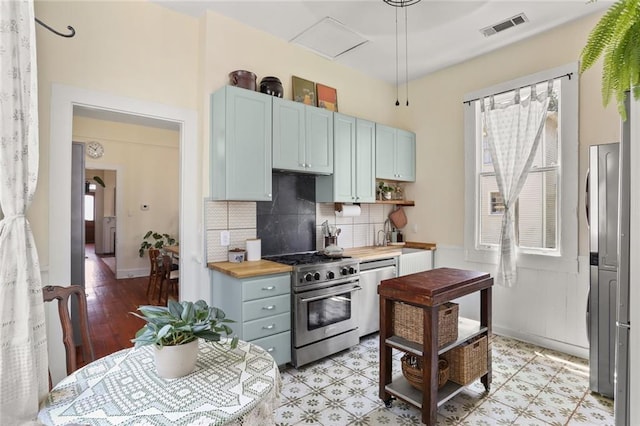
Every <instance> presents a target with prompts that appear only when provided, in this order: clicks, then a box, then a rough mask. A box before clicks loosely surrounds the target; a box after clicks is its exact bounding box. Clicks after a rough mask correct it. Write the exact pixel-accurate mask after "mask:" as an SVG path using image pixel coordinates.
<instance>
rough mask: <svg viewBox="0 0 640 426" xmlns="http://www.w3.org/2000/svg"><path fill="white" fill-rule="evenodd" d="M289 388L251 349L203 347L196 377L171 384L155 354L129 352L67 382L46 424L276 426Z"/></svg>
mask: <svg viewBox="0 0 640 426" xmlns="http://www.w3.org/2000/svg"><path fill="white" fill-rule="evenodd" d="M280 389H281V380H280V372H279V370H278V366H277V364H276V362H275V361H274V359H273V357H271V355H269V354H268V353H267V352H266V351H265V350H263V349H262V348H260V347H258V346H255V345H253V344H251V343H247V342H242V341H241V342H240V343H239V344H238V347H237V348H236V349H230V348H229V346H227V345H218V344H213V343H208V342H205V341H202V340H201V341H200V353H199V354H198V362H197V364H196V368H195V370H194V371H193V372H192V373H191V374H189V375H187V376H184V377H181V378H179V379H173V380H167V379H163V378H161V377H159V376H158V375H157V373H156V369H155V365H154V359H153V348H152V347H151V346H143V347H141V348H138V349H124V350H122V351H119V352H116V353H114V354H111V355H109V356H106V357H104V358H102V359H99V360H97V361H95V362H92V363H91V364H89V365H87V366H85V367H83V368H82V369H80V370H78V371H76V372H75V373H73V374H71V375H70V376H69V377H66V378H65V379H64V380H62V381H61V382H60V383H58V385H56V387H55V388H53V390H52V391H51V392H50V393H49V395H48V396H47V398H46V399H45V400H44V401H43V402H42V404H41V407H40V412H39V413H38V419H39V420H40V421H41V422H43V423H44V424H46V425H61V424H69V423H76V424H90V425H171V426H173V425H222V424H225V425H228V424H230V425H244V426H246V425H257V426H258V425H259V426H264V425H273V424H275V421H274V410H275V409H276V408H277V406H278V397H279V394H280Z"/></svg>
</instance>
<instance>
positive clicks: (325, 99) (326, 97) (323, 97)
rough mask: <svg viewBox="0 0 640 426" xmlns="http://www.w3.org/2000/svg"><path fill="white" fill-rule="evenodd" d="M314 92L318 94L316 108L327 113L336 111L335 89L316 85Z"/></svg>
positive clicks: (336, 94) (336, 97) (336, 98)
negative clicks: (322, 109)
mask: <svg viewBox="0 0 640 426" xmlns="http://www.w3.org/2000/svg"><path fill="white" fill-rule="evenodd" d="M316 92H317V93H318V107H320V108H324V109H328V110H329V111H335V112H337V111H338V92H337V91H336V89H334V88H333V87H329V86H325V85H324V84H320V83H316Z"/></svg>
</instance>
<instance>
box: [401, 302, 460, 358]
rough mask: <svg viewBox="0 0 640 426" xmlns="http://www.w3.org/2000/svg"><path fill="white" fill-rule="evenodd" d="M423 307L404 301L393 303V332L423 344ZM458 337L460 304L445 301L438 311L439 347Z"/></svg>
mask: <svg viewBox="0 0 640 426" xmlns="http://www.w3.org/2000/svg"><path fill="white" fill-rule="evenodd" d="M423 312H424V311H423V309H422V308H419V307H417V306H413V305H408V304H406V303H402V302H394V303H393V313H392V315H391V327H392V328H393V334H395V335H396V336H398V337H402V338H404V339H407V340H409V341H412V342H416V343H419V344H422V336H423V335H424V330H423V328H424V327H423V326H424V319H423ZM457 338H458V304H457V303H444V304H442V305H440V309H439V311H438V347H439V348H441V347H443V346H445V345H447V344H449V343H451V342H454V341H455V340H456V339H457Z"/></svg>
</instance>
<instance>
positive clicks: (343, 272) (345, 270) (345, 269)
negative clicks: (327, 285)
mask: <svg viewBox="0 0 640 426" xmlns="http://www.w3.org/2000/svg"><path fill="white" fill-rule="evenodd" d="M340 273H341V274H342V275H347V274H348V273H349V269H347V268H342V269H341V270H340Z"/></svg>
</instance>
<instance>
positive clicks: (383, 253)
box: [344, 241, 436, 260]
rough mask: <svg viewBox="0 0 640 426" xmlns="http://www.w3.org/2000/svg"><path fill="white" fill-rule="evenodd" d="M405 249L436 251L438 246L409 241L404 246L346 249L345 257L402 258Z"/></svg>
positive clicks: (369, 258) (361, 258)
mask: <svg viewBox="0 0 640 426" xmlns="http://www.w3.org/2000/svg"><path fill="white" fill-rule="evenodd" d="M403 248H413V249H420V250H435V249H436V245H435V244H433V243H417V242H412V241H407V242H406V243H404V245H388V246H366V247H355V248H349V249H344V255H345V256H351V257H354V258H358V259H360V260H375V259H380V258H383V257H393V256H400V255H401V254H402V249H403Z"/></svg>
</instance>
